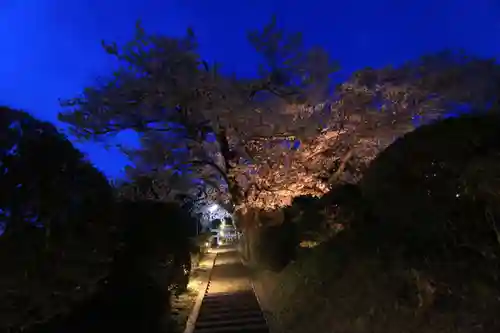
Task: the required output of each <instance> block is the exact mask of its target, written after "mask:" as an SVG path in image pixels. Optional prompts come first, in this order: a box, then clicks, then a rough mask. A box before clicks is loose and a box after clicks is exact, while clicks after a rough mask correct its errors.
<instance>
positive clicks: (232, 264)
mask: <svg viewBox="0 0 500 333" xmlns="http://www.w3.org/2000/svg"><path fill="white" fill-rule="evenodd" d="M223 332H224V333H231V332H235V333H236V332H241V333H268V332H269V330H268V328H267V324H266V320H265V318H264V315H263V313H262V311H261V309H260V306H259V302H258V300H257V297H256V296H255V294H254V291H253V288H252V284H251V281H250V275H249V272H248V270H247V268H246V267H245V266H244V265H243V264H242V263H241V260H240V257H239V254H238V252H237V251H236V250H235V249H231V248H229V249H226V250H220V251H218V253H217V257H216V258H215V265H214V268H213V271H212V275H211V279H210V282H209V284H208V288H207V290H206V292H205V296H204V298H203V301H202V303H201V308H200V311H199V314H198V318H197V320H196V324H195V328H194V333H223Z"/></svg>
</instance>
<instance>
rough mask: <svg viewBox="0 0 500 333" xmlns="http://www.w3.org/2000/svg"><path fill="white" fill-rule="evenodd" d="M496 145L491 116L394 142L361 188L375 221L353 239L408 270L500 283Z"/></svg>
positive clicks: (496, 127)
mask: <svg viewBox="0 0 500 333" xmlns="http://www.w3.org/2000/svg"><path fill="white" fill-rule="evenodd" d="M499 143H500V116H498V115H493V114H489V115H475V116H465V117H461V118H453V119H446V120H443V121H441V122H438V123H434V124H431V125H427V126H422V127H421V128H418V129H417V130H415V131H414V132H411V133H409V134H407V135H405V136H404V137H402V138H400V139H398V140H396V141H395V142H394V143H393V144H392V145H391V146H390V147H389V148H387V149H386V150H385V151H383V152H382V153H381V154H380V155H379V156H378V157H377V158H376V159H375V160H374V161H373V162H372V164H371V165H370V167H369V169H368V170H367V172H366V174H365V175H364V178H363V180H362V182H361V187H362V192H363V196H364V198H365V201H366V202H367V203H368V204H369V208H370V210H371V212H372V213H373V214H374V215H375V216H376V217H377V220H371V221H370V222H371V224H365V225H362V226H358V231H361V232H364V233H365V235H366V237H365V239H367V240H369V242H371V243H373V245H374V246H376V247H377V248H379V249H384V248H385V249H386V250H387V252H392V253H399V254H401V255H403V256H404V257H405V258H407V259H409V260H411V262H412V264H413V265H417V264H418V265H420V266H429V267H431V266H436V265H437V266H439V267H440V268H439V269H436V270H435V271H436V272H438V271H439V272H441V273H443V272H444V271H446V270H448V271H449V272H448V273H449V274H448V275H449V277H457V276H461V277H463V278H466V277H471V276H472V275H473V276H474V279H476V278H479V277H481V278H482V279H486V280H489V281H490V282H491V283H493V284H494V283H498V282H495V281H497V279H498V277H497V275H498V267H499V258H500V237H499V234H498V230H500V222H499V221H500V220H499V219H500V209H499V208H498V207H500V206H499V203H500V201H499V197H498V194H497V193H499V190H500V182H499V181H498V180H499V179H500V168H499V167H498V165H500V164H499V162H500V157H499V153H500V144H499ZM452 267H454V268H453V269H451V268H452ZM448 268H449V269H448ZM450 269H451V270H450ZM457 270H458V271H457ZM457 272H460V274H459V275H456V274H457Z"/></svg>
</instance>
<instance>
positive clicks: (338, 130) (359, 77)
mask: <svg viewBox="0 0 500 333" xmlns="http://www.w3.org/2000/svg"><path fill="white" fill-rule="evenodd" d="M136 31H137V33H136V36H135V38H134V39H132V40H131V41H130V42H129V43H126V44H125V45H123V46H121V47H119V46H118V45H116V44H114V43H111V44H106V43H103V45H104V47H105V50H106V51H107V52H108V53H109V54H110V55H112V56H114V57H115V58H116V59H118V61H119V62H120V63H121V67H120V68H119V69H118V70H117V71H116V72H114V73H113V74H112V76H110V77H108V78H106V79H102V80H100V81H99V82H98V83H97V84H96V85H94V86H92V87H88V88H86V89H85V90H84V91H83V93H82V95H81V96H79V97H77V98H73V99H70V100H66V101H65V102H64V103H63V105H64V106H65V107H66V110H65V111H64V112H62V113H61V114H60V119H61V120H62V121H65V122H67V123H69V124H70V125H71V126H72V128H73V130H74V132H75V133H76V134H77V135H78V136H80V137H84V138H88V139H102V138H106V137H108V136H110V135H113V134H115V133H117V132H119V131H121V130H126V129H133V130H136V131H137V132H138V133H140V135H141V142H142V147H141V149H139V150H135V151H127V153H128V154H129V155H130V156H133V157H134V158H136V159H139V160H141V161H142V162H143V164H146V165H147V167H146V168H143V167H138V166H137V164H136V168H135V171H138V170H139V171H140V172H143V173H144V172H146V173H147V172H150V173H151V172H153V171H154V173H155V174H156V175H157V176H158V177H160V178H162V177H165V176H160V174H161V175H165V174H167V175H168V177H170V175H171V173H172V170H174V171H175V172H174V173H183V172H192V173H194V174H195V175H202V177H194V178H203V179H204V181H205V183H212V184H223V186H222V187H220V186H217V185H216V186H211V188H214V189H217V190H216V191H214V192H213V193H214V194H215V196H217V195H220V194H223V195H224V194H226V195H227V193H228V192H229V193H230V194H231V198H232V199H233V200H234V201H236V202H237V203H239V204H243V205H245V206H249V207H257V208H260V209H274V208H276V207H279V206H284V205H288V204H290V203H291V200H292V199H293V198H294V197H296V196H300V195H321V194H324V193H325V192H326V191H328V189H329V188H330V187H331V185H332V184H334V183H337V182H339V181H348V182H355V181H357V180H358V179H359V178H360V176H361V174H362V170H363V169H364V167H365V166H366V164H367V163H369V161H371V160H372V159H373V158H374V157H375V156H376V154H377V153H378V152H379V151H381V150H382V149H383V148H385V147H387V146H388V145H389V144H390V143H391V142H393V141H394V140H395V139H396V138H397V137H399V136H401V135H402V134H404V133H406V132H408V131H410V130H412V129H414V128H415V127H416V126H418V125H419V124H421V123H425V122H428V121H432V120H434V119H438V118H442V117H444V116H446V115H447V114H448V113H449V111H450V110H451V111H453V110H456V109H472V110H485V109H488V108H489V107H491V106H492V105H493V104H496V103H497V101H496V96H495V92H496V91H497V88H498V82H499V80H498V77H499V76H498V75H499V73H500V72H499V69H498V66H497V64H496V63H495V62H494V61H492V60H488V59H486V60H483V59H477V58H474V57H468V56H466V55H464V54H462V53H460V52H442V53H438V54H433V55H430V56H425V57H422V58H421V59H418V60H415V61H410V62H408V63H405V64H403V65H401V66H399V67H387V68H381V69H370V68H367V69H363V70H360V71H358V72H356V73H354V74H353V75H352V77H351V78H350V79H348V80H347V81H346V82H344V83H342V84H339V85H337V87H336V88H335V89H334V90H332V88H333V85H332V75H333V74H334V73H335V71H336V70H337V69H338V66H336V64H335V62H334V61H332V60H331V58H330V56H329V54H328V53H327V52H326V51H325V50H324V49H322V48H319V47H312V48H309V47H306V46H305V45H304V43H303V41H302V38H301V35H300V34H299V33H288V32H286V31H284V29H282V28H281V27H280V26H279V24H278V22H277V20H276V19H275V18H273V19H272V20H271V22H270V23H269V24H268V25H267V26H265V27H263V28H262V29H260V30H255V31H251V32H250V33H249V35H248V39H249V42H250V43H251V44H252V46H253V47H254V49H255V50H256V52H258V53H259V54H260V55H261V58H262V60H263V62H262V64H261V65H260V67H259V68H258V69H257V73H258V75H257V76H256V77H251V78H247V77H237V76H236V75H226V74H223V73H222V72H221V71H219V65H218V64H213V65H211V64H209V63H208V62H206V61H204V60H203V59H202V58H201V56H200V55H199V53H198V50H197V41H196V37H195V34H194V32H193V31H192V30H188V32H187V34H186V36H184V37H182V38H172V37H168V36H162V35H156V34H147V33H146V32H145V31H144V29H143V28H142V27H141V26H140V24H138V25H137V29H136ZM155 177H156V176H155ZM225 200H228V198H227V197H225V198H224V199H223V201H225Z"/></svg>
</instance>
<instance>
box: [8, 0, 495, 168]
mask: <svg viewBox="0 0 500 333" xmlns="http://www.w3.org/2000/svg"><path fill="white" fill-rule="evenodd" d="M272 13H277V14H278V18H279V20H280V21H281V23H282V24H283V25H284V26H286V27H287V28H291V29H295V30H300V31H302V32H303V33H304V35H305V39H306V41H307V42H309V43H311V44H321V45H323V46H325V47H327V48H328V49H329V50H330V51H331V53H332V55H333V56H334V58H336V59H338V60H339V61H340V63H341V65H342V67H343V71H344V73H349V72H351V71H352V70H355V69H358V68H361V67H365V66H382V65H386V64H390V63H393V64H397V63H401V62H402V61H404V60H408V59H411V58H415V57H418V56H419V55H421V54H424V53H428V52H433V51H436V50H439V49H442V48H446V47H451V48H464V49H465V50H467V51H469V52H471V53H474V54H477V55H481V56H489V57H491V56H495V57H499V56H500V2H499V1H497V0H413V1H409V0H407V1H402V0H378V1H377V0H357V1H355V0H351V1H346V0H344V1H335V0H295V1H294V0H274V1H273V0H239V1H234V0H232V1H229V0H211V1H207V0H164V1H160V0H122V1H112V0H69V1H68V0H66V1H63V0H0V42H1V44H0V45H1V46H0V50H1V58H0V59H1V61H0V104H5V105H9V106H11V107H17V108H23V109H25V110H27V111H29V112H31V113H32V114H34V115H35V116H37V117H39V118H42V119H45V120H49V121H53V122H55V123H56V125H57V126H59V127H60V126H61V124H58V123H57V121H56V116H57V112H58V111H59V110H60V108H59V105H58V98H59V97H72V96H74V95H75V94H77V93H78V92H79V91H80V90H81V89H82V87H83V86H84V85H86V84H89V83H91V82H92V79H93V78H94V77H95V76H97V75H99V74H101V73H102V74H105V73H107V70H109V68H110V66H111V65H112V62H111V61H110V59H109V57H108V56H106V55H105V54H104V52H103V51H102V49H101V47H100V40H101V39H106V40H115V41H118V42H119V41H124V40H126V39H127V38H128V37H130V36H131V34H132V32H133V30H134V22H135V20H136V19H137V18H141V19H142V20H143V23H144V26H145V27H146V28H147V29H151V30H154V31H158V32H164V33H166V34H173V35H178V34H182V33H183V32H184V31H185V29H186V27H187V26H189V25H190V26H192V27H194V29H195V32H196V34H197V35H198V36H199V40H200V44H201V54H202V55H203V56H204V57H205V58H206V59H208V60H216V59H217V60H219V61H221V62H222V63H224V64H225V66H226V67H227V69H230V70H235V71H237V72H239V73H245V74H252V73H253V68H254V65H255V62H256V57H255V55H254V54H253V53H252V50H251V49H250V48H249V46H248V44H247V42H246V38H245V36H246V31H247V30H248V29H251V28H253V27H256V26H260V25H263V24H264V23H266V22H267V21H268V18H269V17H270V15H271V14H272ZM79 147H81V148H82V149H83V150H84V151H85V152H86V153H88V154H89V157H90V158H91V160H92V161H93V162H94V163H95V164H96V165H97V166H98V167H99V168H100V169H101V170H103V171H105V173H106V174H107V175H108V176H110V177H115V176H119V175H120V174H121V169H122V168H123V166H124V163H125V159H124V158H123V157H121V156H120V154H118V153H117V152H114V151H109V150H106V149H104V148H102V147H99V146H97V145H95V144H85V145H83V146H81V145H79Z"/></svg>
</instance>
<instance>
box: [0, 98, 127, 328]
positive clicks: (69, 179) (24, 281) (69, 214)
mask: <svg viewBox="0 0 500 333" xmlns="http://www.w3.org/2000/svg"><path fill="white" fill-rule="evenodd" d="M112 211H113V193H112V189H111V187H110V186H109V184H108V182H107V180H106V178H105V177H104V176H103V175H102V174H101V173H100V172H99V171H98V170H96V169H95V168H94V167H93V166H92V165H90V164H89V163H88V162H87V161H86V160H85V159H84V157H83V155H82V154H81V153H80V152H79V151H78V150H76V149H75V148H73V146H72V144H71V143H70V142H69V141H68V140H67V139H66V138H65V137H64V136H63V135H62V134H60V133H58V131H57V130H56V129H55V127H54V126H53V125H51V124H49V123H46V122H41V121H38V120H36V119H35V118H33V117H32V116H30V115H29V114H27V113H25V112H22V111H17V110H12V109H9V108H5V107H2V108H0V223H1V224H2V229H4V232H3V234H2V235H1V236H0V265H1V267H2V276H1V278H0V284H1V288H0V293H1V295H0V299H2V302H1V305H0V308H1V310H0V330H2V329H6V328H7V327H9V326H12V327H18V328H19V327H23V326H29V325H30V324H32V323H33V322H35V321H43V320H46V319H48V318H50V317H51V316H53V315H54V314H57V313H61V312H65V311H67V310H68V309H67V307H68V304H70V303H72V302H73V301H75V300H78V299H81V298H82V297H85V295H86V294H88V293H90V292H92V290H93V288H94V287H95V284H96V283H97V281H98V280H99V279H100V278H101V277H102V276H105V275H106V274H107V273H108V271H109V262H110V261H111V257H112V251H113V249H114V246H115V240H116V231H117V228H116V225H115V224H114V221H115V220H114V219H113V216H112Z"/></svg>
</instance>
